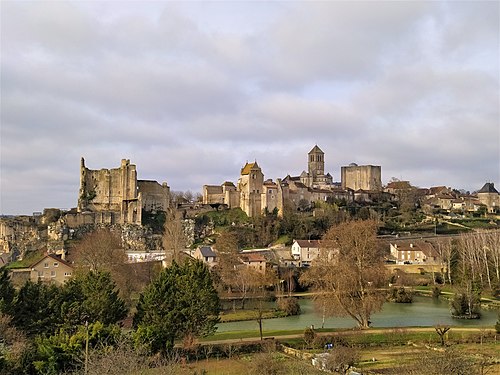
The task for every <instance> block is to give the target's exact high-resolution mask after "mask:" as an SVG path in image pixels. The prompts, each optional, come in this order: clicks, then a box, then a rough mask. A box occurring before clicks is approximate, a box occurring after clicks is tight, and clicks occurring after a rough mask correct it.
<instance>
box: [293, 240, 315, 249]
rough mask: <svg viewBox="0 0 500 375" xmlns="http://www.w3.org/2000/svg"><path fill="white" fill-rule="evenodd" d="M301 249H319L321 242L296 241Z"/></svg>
mask: <svg viewBox="0 0 500 375" xmlns="http://www.w3.org/2000/svg"><path fill="white" fill-rule="evenodd" d="M295 242H297V244H298V245H299V246H300V247H305V248H307V247H309V248H316V249H319V244H320V241H319V240H295Z"/></svg>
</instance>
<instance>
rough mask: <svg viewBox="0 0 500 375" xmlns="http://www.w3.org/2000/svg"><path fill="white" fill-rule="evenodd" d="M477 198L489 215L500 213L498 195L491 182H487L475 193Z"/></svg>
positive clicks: (499, 198) (499, 197)
mask: <svg viewBox="0 0 500 375" xmlns="http://www.w3.org/2000/svg"><path fill="white" fill-rule="evenodd" d="M477 198H478V199H479V202H481V204H484V205H485V206H486V208H487V210H488V212H490V213H494V212H498V211H500V194H499V193H498V191H497V189H495V185H494V184H493V182H487V183H485V184H484V186H483V187H482V188H481V189H480V190H479V191H478V192H477Z"/></svg>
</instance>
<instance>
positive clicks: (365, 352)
mask: <svg viewBox="0 0 500 375" xmlns="http://www.w3.org/2000/svg"><path fill="white" fill-rule="evenodd" d="M437 349H439V348H437ZM453 349H455V350H457V349H458V350H460V351H461V352H462V354H463V355H465V356H466V357H469V358H473V359H477V358H479V356H482V357H484V358H496V360H497V362H499V363H496V364H494V363H493V364H491V363H489V364H488V366H487V367H485V369H484V370H485V371H484V373H485V374H489V375H500V358H499V352H500V344H499V343H485V344H477V343H476V344H474V343H473V344H470V343H469V344H458V345H455V346H454V347H453ZM433 352H435V351H434V350H433V348H430V347H426V346H424V345H419V346H412V345H389V346H380V347H378V346H375V347H373V346H368V347H364V348H361V349H359V360H358V361H357V362H356V364H355V368H356V370H357V371H359V372H361V373H363V374H372V375H375V374H396V373H397V374H401V373H404V372H398V371H399V370H398V369H400V368H402V366H405V365H408V364H410V363H412V362H414V361H418V360H421V359H422V358H427V357H428V356H429V355H430V354H432V353H433ZM159 370H160V371H159V372H156V371H153V372H152V373H153V374H157V373H158V374H160V373H161V374H165V373H166V372H164V371H162V370H161V369H159ZM172 374H175V375H184V374H189V375H194V374H200V375H201V374H204V375H240V374H280V375H281V374H283V375H284V374H287V375H290V374H308V375H313V374H314V375H316V374H318V375H319V374H324V372H319V371H317V370H316V369H315V368H314V367H313V366H312V365H311V363H310V361H308V360H300V359H297V358H294V357H290V356H288V355H285V354H283V353H278V352H274V353H267V354H262V353H254V354H247V355H242V356H233V357H232V358H212V359H208V360H207V359H200V360H198V361H195V362H191V363H187V364H183V365H179V366H177V368H176V370H175V372H172Z"/></svg>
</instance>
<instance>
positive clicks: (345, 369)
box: [325, 346, 360, 375]
mask: <svg viewBox="0 0 500 375" xmlns="http://www.w3.org/2000/svg"><path fill="white" fill-rule="evenodd" d="M359 358H360V353H359V351H358V350H357V349H356V348H353V347H348V346H338V347H336V348H335V349H334V350H332V351H331V352H330V353H328V357H326V363H325V368H326V370H330V371H335V372H336V373H338V374H343V375H347V374H349V373H350V372H351V371H350V370H351V368H352V367H353V366H354V364H355V363H356V362H357V361H359Z"/></svg>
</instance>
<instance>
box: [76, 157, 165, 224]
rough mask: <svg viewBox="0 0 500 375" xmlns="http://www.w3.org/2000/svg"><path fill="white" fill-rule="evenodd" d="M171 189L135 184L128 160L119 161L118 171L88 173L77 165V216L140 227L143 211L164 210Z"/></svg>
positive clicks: (152, 183) (84, 168) (133, 168)
mask: <svg viewBox="0 0 500 375" xmlns="http://www.w3.org/2000/svg"><path fill="white" fill-rule="evenodd" d="M169 203H170V188H169V187H168V185H167V184H166V183H163V184H162V185H160V184H159V183H158V182H156V181H148V180H139V181H138V180H137V170H136V166H135V165H134V164H130V160H128V159H122V161H121V165H120V167H119V168H113V169H99V170H91V169H88V168H87V167H86V166H85V160H84V158H82V159H81V165H80V191H79V196H78V207H77V212H78V213H96V214H97V216H96V215H94V216H95V217H94V218H93V220H92V221H93V222H94V223H99V222H106V223H109V224H113V223H118V224H125V223H130V224H139V225H140V224H141V221H142V220H141V216H142V210H143V209H144V210H146V211H152V212H155V211H160V210H166V209H167V208H168V206H169Z"/></svg>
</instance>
